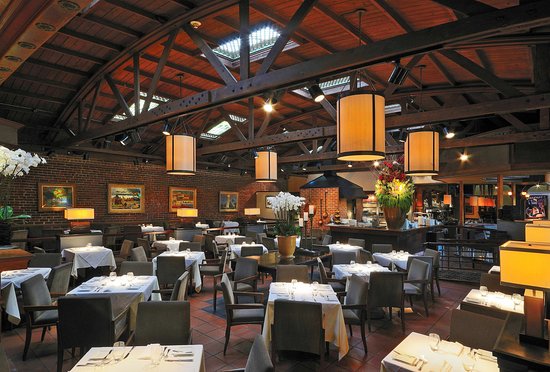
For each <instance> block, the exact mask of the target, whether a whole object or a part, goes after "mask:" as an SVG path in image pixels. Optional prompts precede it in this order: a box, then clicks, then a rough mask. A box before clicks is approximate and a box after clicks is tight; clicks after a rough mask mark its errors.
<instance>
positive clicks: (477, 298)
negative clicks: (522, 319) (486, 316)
mask: <svg viewBox="0 0 550 372" xmlns="http://www.w3.org/2000/svg"><path fill="white" fill-rule="evenodd" d="M519 292H521V291H520V290H519V288H518V294H521V293H519ZM521 300H522V301H521V302H520V303H519V305H517V306H515V307H514V301H513V300H512V296H511V295H507V294H504V293H500V292H489V293H488V294H487V296H485V297H483V296H482V295H481V292H480V291H479V289H475V288H474V289H472V290H470V292H469V293H468V294H467V295H466V297H464V300H462V301H464V302H469V303H471V304H476V305H479V306H486V307H493V308H497V309H500V310H504V311H509V312H514V313H519V314H523V296H521Z"/></svg>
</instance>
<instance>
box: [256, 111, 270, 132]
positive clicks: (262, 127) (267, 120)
mask: <svg viewBox="0 0 550 372" xmlns="http://www.w3.org/2000/svg"><path fill="white" fill-rule="evenodd" d="M270 122H271V113H269V112H266V113H265V117H264V121H263V122H262V125H260V129H258V133H256V137H261V136H262V135H263V134H264V133H265V130H266V129H267V126H268V125H269V123H270Z"/></svg>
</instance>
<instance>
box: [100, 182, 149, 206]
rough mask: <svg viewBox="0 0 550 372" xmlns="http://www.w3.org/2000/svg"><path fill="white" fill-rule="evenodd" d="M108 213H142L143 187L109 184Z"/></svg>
mask: <svg viewBox="0 0 550 372" xmlns="http://www.w3.org/2000/svg"><path fill="white" fill-rule="evenodd" d="M108 190H109V191H108V203H109V213H144V212H145V186H144V185H126V184H109V188H108Z"/></svg>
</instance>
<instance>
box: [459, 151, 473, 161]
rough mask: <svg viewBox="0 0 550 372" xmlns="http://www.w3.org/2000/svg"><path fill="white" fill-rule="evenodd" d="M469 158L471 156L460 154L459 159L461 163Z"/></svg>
mask: <svg viewBox="0 0 550 372" xmlns="http://www.w3.org/2000/svg"><path fill="white" fill-rule="evenodd" d="M469 158H470V156H469V155H468V154H466V153H464V154H460V157H459V159H460V161H467V160H468V159H469Z"/></svg>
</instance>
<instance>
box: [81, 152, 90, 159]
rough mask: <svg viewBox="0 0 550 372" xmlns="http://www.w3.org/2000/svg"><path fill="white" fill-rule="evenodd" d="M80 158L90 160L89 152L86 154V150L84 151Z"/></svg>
mask: <svg viewBox="0 0 550 372" xmlns="http://www.w3.org/2000/svg"><path fill="white" fill-rule="evenodd" d="M82 159H84V160H90V154H88V153H87V152H85V153H84V155H82Z"/></svg>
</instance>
